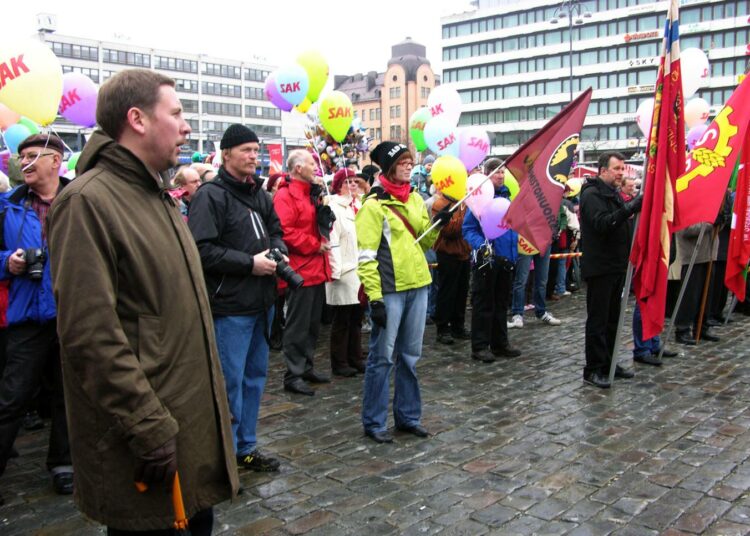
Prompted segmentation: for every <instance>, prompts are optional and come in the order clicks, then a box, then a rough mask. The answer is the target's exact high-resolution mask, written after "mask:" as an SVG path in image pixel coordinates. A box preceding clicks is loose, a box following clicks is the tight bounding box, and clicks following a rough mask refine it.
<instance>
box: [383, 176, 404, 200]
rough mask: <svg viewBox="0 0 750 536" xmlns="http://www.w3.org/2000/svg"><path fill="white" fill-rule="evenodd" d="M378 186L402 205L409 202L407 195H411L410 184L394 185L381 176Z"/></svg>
mask: <svg viewBox="0 0 750 536" xmlns="http://www.w3.org/2000/svg"><path fill="white" fill-rule="evenodd" d="M380 184H381V186H382V187H383V190H385V191H386V192H388V193H389V194H391V195H392V196H393V197H395V198H396V199H398V200H399V201H401V202H402V203H406V202H407V201H408V200H409V194H410V193H411V184H410V183H408V182H404V183H402V184H396V183H395V182H391V181H390V180H388V179H386V178H385V177H384V176H382V175H381V176H380Z"/></svg>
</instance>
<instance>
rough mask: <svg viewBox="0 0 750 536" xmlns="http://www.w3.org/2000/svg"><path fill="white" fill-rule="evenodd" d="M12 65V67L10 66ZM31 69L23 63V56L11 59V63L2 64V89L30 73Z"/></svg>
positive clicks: (0, 80)
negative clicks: (10, 82)
mask: <svg viewBox="0 0 750 536" xmlns="http://www.w3.org/2000/svg"><path fill="white" fill-rule="evenodd" d="M9 63H10V65H9ZM28 72H29V68H28V67H26V64H25V63H24V62H23V54H21V55H19V56H18V57H17V58H11V59H10V62H7V61H6V62H3V63H0V89H2V88H3V87H5V84H7V83H8V82H9V81H10V80H15V79H16V78H18V77H19V76H21V75H23V73H28Z"/></svg>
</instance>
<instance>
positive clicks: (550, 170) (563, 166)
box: [547, 134, 580, 188]
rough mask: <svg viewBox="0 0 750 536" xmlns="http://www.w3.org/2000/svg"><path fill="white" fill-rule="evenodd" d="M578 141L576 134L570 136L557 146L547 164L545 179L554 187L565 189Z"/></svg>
mask: <svg viewBox="0 0 750 536" xmlns="http://www.w3.org/2000/svg"><path fill="white" fill-rule="evenodd" d="M579 141H580V139H579V135H578V134H571V135H570V136H568V137H567V138H565V139H564V140H563V141H561V142H560V145H558V146H557V149H555V150H554V152H553V153H552V156H551V157H550V159H549V163H547V178H548V179H549V181H550V182H551V183H552V184H554V185H555V186H559V187H560V188H565V183H566V182H568V173H570V168H571V167H573V159H574V158H575V156H576V149H577V148H578V142H579Z"/></svg>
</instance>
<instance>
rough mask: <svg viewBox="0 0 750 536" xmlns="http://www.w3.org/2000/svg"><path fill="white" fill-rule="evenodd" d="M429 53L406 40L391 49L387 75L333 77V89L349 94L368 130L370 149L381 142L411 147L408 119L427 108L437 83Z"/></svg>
mask: <svg viewBox="0 0 750 536" xmlns="http://www.w3.org/2000/svg"><path fill="white" fill-rule="evenodd" d="M426 56H427V49H426V48H425V47H424V45H420V44H419V43H415V42H414V41H412V40H411V38H409V37H407V38H406V40H405V41H403V42H401V43H398V44H397V45H394V46H393V47H391V59H390V60H388V68H387V69H386V71H385V72H384V73H376V72H375V71H370V72H368V73H366V74H355V75H353V76H336V77H334V89H336V90H338V91H342V92H343V93H346V95H347V96H348V97H349V98H350V99H351V101H352V105H353V106H354V114H355V117H358V118H359V119H360V120H361V122H362V126H364V127H365V128H367V132H368V136H369V137H370V140H371V144H370V147H375V145H377V144H378V143H380V142H381V141H382V140H390V141H399V142H403V143H408V144H409V147H410V148H411V149H412V151H414V150H415V149H414V144H413V143H412V141H411V139H410V137H409V125H408V123H409V117H411V115H412V114H413V113H414V112H415V111H416V110H417V108H419V107H421V106H425V105H426V104H427V97H428V96H429V95H430V91H431V90H432V88H433V87H435V85H436V84H437V83H438V80H437V79H436V77H435V73H434V72H433V71H432V68H431V67H430V62H429V61H428V60H427V57H426Z"/></svg>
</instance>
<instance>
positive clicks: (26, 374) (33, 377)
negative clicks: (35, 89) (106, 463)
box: [0, 134, 73, 495]
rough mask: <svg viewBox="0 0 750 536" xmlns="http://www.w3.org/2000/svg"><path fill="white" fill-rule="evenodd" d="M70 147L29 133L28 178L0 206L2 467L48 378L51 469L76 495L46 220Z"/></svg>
mask: <svg viewBox="0 0 750 536" xmlns="http://www.w3.org/2000/svg"><path fill="white" fill-rule="evenodd" d="M64 151H65V146H64V145H63V143H62V141H61V140H60V139H59V138H57V137H56V136H49V137H48V136H47V135H46V134H36V135H33V136H30V137H28V138H26V139H25V140H24V141H22V142H21V143H20V144H19V146H18V155H19V162H20V165H21V171H22V173H23V179H24V184H22V185H21V186H19V187H17V188H16V189H15V190H13V191H11V192H9V193H8V194H6V195H7V197H6V198H5V199H4V206H3V208H2V210H0V226H1V227H2V231H1V232H0V240H2V246H0V263H2V279H5V280H9V281H10V287H9V301H8V311H7V318H8V345H7V361H6V364H5V369H4V371H3V374H2V380H0V475H2V473H3V472H4V470H5V466H6V464H7V462H8V458H9V457H10V454H11V450H12V448H13V442H14V441H15V439H16V436H17V435H18V430H19V428H20V426H21V422H22V419H23V416H24V414H25V413H26V410H27V408H28V406H29V404H30V403H31V401H32V399H33V398H34V397H35V396H36V394H37V392H38V391H39V388H40V386H41V385H42V382H45V385H47V386H48V388H49V390H50V393H51V405H52V408H51V409H52V427H51V430H50V439H49V450H48V453H47V469H49V470H50V472H51V473H52V484H53V487H54V489H55V491H56V492H57V493H59V494H61V495H69V494H71V493H73V467H72V465H71V458H70V446H69V443H68V427H67V423H66V421H65V401H64V397H63V386H62V372H61V368H60V348H59V342H58V338H57V322H56V319H57V307H56V305H55V299H54V297H53V293H52V278H51V275H50V265H49V262H47V260H48V248H47V235H46V233H45V228H44V224H45V220H46V217H47V211H48V210H49V208H50V205H51V204H52V201H53V200H54V199H55V197H56V196H57V194H58V193H59V192H60V191H61V190H62V188H63V187H65V185H66V184H67V183H68V182H69V181H68V180H67V179H65V178H61V177H60V176H59V171H60V165H61V164H62V159H63V153H64Z"/></svg>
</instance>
